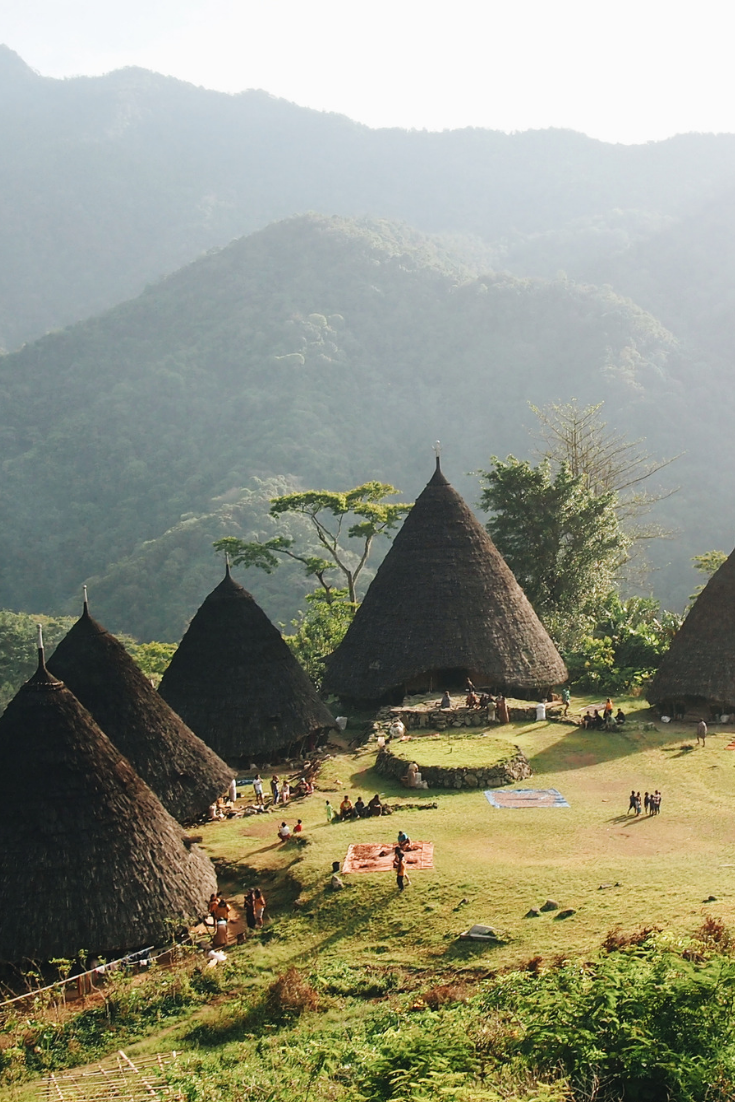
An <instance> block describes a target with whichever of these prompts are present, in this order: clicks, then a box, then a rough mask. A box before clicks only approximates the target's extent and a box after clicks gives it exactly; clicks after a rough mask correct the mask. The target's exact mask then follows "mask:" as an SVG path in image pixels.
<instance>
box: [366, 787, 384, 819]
mask: <svg viewBox="0 0 735 1102" xmlns="http://www.w3.org/2000/svg"><path fill="white" fill-rule="evenodd" d="M368 813H369V814H370V815H382V814H383V805H382V804H381V802H380V796H379V795H378V793H377V792H376V793H375V795H374V796H373V798H372V800H371V801H370V803H369V804H368Z"/></svg>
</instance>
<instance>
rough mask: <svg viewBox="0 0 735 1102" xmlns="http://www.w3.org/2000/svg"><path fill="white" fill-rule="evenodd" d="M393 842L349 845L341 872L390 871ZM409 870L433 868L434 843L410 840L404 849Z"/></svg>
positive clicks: (393, 849) (393, 852)
mask: <svg viewBox="0 0 735 1102" xmlns="http://www.w3.org/2000/svg"><path fill="white" fill-rule="evenodd" d="M395 851H396V843H395V842H382V843H381V842H360V843H357V844H356V845H354V846H350V847H349V849H348V850H347V856H346V857H345V859H344V862H343V864H342V872H392V871H393V857H394V855H395ZM405 858H406V865H407V867H408V871H409V872H418V871H419V869H433V868H434V843H433V842H411V847H410V849H407V850H406V851H405Z"/></svg>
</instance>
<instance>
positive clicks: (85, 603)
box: [82, 585, 89, 616]
mask: <svg viewBox="0 0 735 1102" xmlns="http://www.w3.org/2000/svg"><path fill="white" fill-rule="evenodd" d="M82 593H83V594H84V613H85V614H86V615H87V616H89V600H88V599H87V587H86V585H83V586H82Z"/></svg>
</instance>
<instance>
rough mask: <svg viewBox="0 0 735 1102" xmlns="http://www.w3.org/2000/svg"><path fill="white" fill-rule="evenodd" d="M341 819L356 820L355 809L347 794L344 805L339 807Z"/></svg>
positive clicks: (343, 801)
mask: <svg viewBox="0 0 735 1102" xmlns="http://www.w3.org/2000/svg"><path fill="white" fill-rule="evenodd" d="M339 817H340V819H343V820H344V819H354V817H355V809H354V807H353V806H352V800H351V799H350V797H349V796H348V795H347V794H346V793H345V797H344V799H343V800H342V803H341V804H340V805H339Z"/></svg>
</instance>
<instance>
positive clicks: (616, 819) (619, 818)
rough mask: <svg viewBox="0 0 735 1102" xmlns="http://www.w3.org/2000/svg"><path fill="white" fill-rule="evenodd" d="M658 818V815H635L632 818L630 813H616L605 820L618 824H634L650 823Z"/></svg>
mask: <svg viewBox="0 0 735 1102" xmlns="http://www.w3.org/2000/svg"><path fill="white" fill-rule="evenodd" d="M656 818H657V816H656V815H634V816H633V817H632V818H631V817H630V815H614V816H613V817H612V819H605V822H606V823H615V824H616V825H620V824H621V823H629V824H630V825H631V826H632V825H633V824H634V823H649V822H651V821H652V820H653V819H656Z"/></svg>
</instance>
